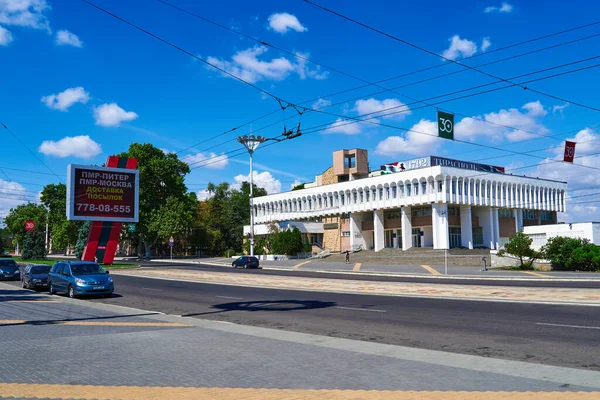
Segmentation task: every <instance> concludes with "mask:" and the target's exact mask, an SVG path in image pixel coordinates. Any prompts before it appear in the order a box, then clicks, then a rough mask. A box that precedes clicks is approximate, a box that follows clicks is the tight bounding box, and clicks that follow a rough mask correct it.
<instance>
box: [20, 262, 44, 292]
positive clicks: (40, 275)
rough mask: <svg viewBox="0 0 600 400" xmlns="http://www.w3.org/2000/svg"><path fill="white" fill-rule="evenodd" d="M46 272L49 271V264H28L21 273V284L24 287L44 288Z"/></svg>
mask: <svg viewBox="0 0 600 400" xmlns="http://www.w3.org/2000/svg"><path fill="white" fill-rule="evenodd" d="M48 272H50V266H49V265H44V264H28V265H27V266H26V267H25V268H24V269H23V273H22V274H21V286H22V287H23V288H25V289H46V288H47V287H48Z"/></svg>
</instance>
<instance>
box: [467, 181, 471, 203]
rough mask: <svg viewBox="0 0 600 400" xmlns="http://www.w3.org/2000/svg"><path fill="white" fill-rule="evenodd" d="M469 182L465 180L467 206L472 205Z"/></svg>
mask: <svg viewBox="0 0 600 400" xmlns="http://www.w3.org/2000/svg"><path fill="white" fill-rule="evenodd" d="M471 181H472V179H467V204H472V202H471V196H472V194H471Z"/></svg>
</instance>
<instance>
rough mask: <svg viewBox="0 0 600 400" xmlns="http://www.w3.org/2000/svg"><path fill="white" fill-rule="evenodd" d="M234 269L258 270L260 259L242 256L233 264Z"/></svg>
mask: <svg viewBox="0 0 600 400" xmlns="http://www.w3.org/2000/svg"><path fill="white" fill-rule="evenodd" d="M231 266H232V267H233V268H237V267H242V268H258V267H259V266H260V263H259V262H258V258H256V257H253V256H241V257H240V258H238V259H237V260H235V261H234V262H232V263H231Z"/></svg>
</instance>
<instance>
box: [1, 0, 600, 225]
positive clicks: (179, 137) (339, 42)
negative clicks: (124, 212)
mask: <svg viewBox="0 0 600 400" xmlns="http://www.w3.org/2000/svg"><path fill="white" fill-rule="evenodd" d="M95 2H96V3H97V4H98V5H99V6H101V7H103V8H106V9H107V10H109V11H111V12H113V13H115V14H117V15H119V16H121V17H123V18H125V19H128V20H130V21H131V22H133V23H136V24H138V25H140V26H142V27H143V28H145V29H147V30H149V31H151V32H152V33H154V34H156V35H159V36H161V37H163V38H165V39H167V40H169V41H171V42H173V43H175V44H177V45H178V46H180V47H182V48H184V49H185V50H187V51H189V52H191V53H193V54H196V55H198V57H200V58H203V59H206V60H209V61H211V62H212V63H214V64H215V65H218V66H220V67H221V68H223V69H225V70H227V71H229V72H231V73H232V74H235V75H238V76H240V77H242V78H244V79H246V80H248V81H250V82H251V83H253V84H254V85H256V86H259V87H260V88H263V89H265V90H266V91H268V92H270V93H273V94H274V95H275V96H278V97H280V98H281V99H284V100H287V101H289V102H293V103H296V104H302V105H303V106H305V107H307V108H314V107H323V106H328V105H329V104H332V103H339V105H334V106H331V107H327V108H324V109H323V110H324V111H327V112H330V113H333V114H336V115H337V116H332V115H324V114H322V113H318V112H310V111H308V112H305V113H304V114H303V115H302V119H301V124H302V130H303V131H305V132H310V131H311V130H310V129H309V128H310V127H312V126H319V125H322V126H325V127H327V126H328V127H329V129H327V130H323V131H317V132H313V133H310V134H308V135H305V136H302V137H300V138H298V139H295V140H292V141H288V142H284V143H279V144H276V145H273V146H269V147H263V148H262V149H259V151H257V153H256V156H255V162H256V166H257V168H256V170H257V174H258V176H257V181H258V182H259V184H260V185H262V186H264V187H265V188H267V190H269V191H270V192H276V191H286V190H289V189H290V187H291V185H292V184H293V183H294V182H300V181H311V180H312V179H314V176H315V175H317V174H319V173H321V172H323V171H324V170H325V169H326V168H327V167H328V166H329V165H330V164H331V152H332V151H334V150H336V149H340V148H355V147H360V148H365V149H367V150H369V158H370V163H371V168H373V169H375V168H377V167H378V166H379V165H380V164H383V163H387V162H393V161H399V160H406V159H412V158H417V157H419V156H425V155H430V154H434V155H443V156H447V157H450V158H457V159H464V160H480V162H482V163H489V164H494V165H500V166H505V167H507V168H508V169H511V168H519V167H522V166H528V165H534V164H540V163H542V164H541V165H539V166H534V167H531V168H526V169H519V170H514V173H515V174H516V173H519V174H526V175H531V176H539V177H546V178H550V179H557V180H566V181H568V182H569V188H570V189H572V190H575V191H573V192H572V193H571V195H572V196H582V195H586V194H591V193H596V192H600V174H599V173H598V172H599V171H598V170H594V169H591V168H584V167H577V166H571V165H566V164H561V163H554V162H552V160H553V159H559V158H561V157H562V148H561V147H560V146H561V145H562V143H563V142H564V140H565V139H575V141H577V142H578V143H579V144H578V147H577V151H576V156H585V155H589V154H595V153H596V152H600V135H599V134H598V133H597V132H599V130H598V127H597V124H598V123H597V122H596V121H597V120H598V111H593V110H589V109H585V108H582V107H579V106H577V105H575V104H572V103H571V104H570V103H568V102H565V101H561V100H556V99H552V98H549V97H547V96H544V95H541V94H537V93H533V92H531V91H525V90H523V89H521V88H517V87H516V88H510V89H505V90H500V91H496V92H492V93H487V94H482V95H478V96H472V97H469V98H465V99H461V100H456V101H450V102H446V103H444V104H440V105H438V107H439V108H440V109H443V110H445V111H448V112H452V113H456V117H455V123H456V137H457V138H459V139H461V140H465V141H470V142H477V143H482V144H486V145H489V146H495V147H500V148H504V149H508V150H513V151H521V152H522V151H533V152H532V153H531V154H532V155H533V156H534V157H529V156H523V155H511V154H509V153H506V152H502V151H499V150H495V149H482V148H478V147H475V146H472V145H469V144H465V143H456V142H449V141H444V140H440V139H437V138H433V137H431V136H427V135H423V134H419V133H415V132H406V131H402V130H399V129H392V128H389V127H384V126H381V125H377V124H376V123H360V124H350V125H343V124H344V123H345V121H343V117H357V116H360V115H362V114H365V113H371V112H376V111H378V110H382V109H387V108H390V107H396V108H395V109H394V110H396V111H397V110H400V109H402V105H403V104H406V103H410V102H413V100H410V98H413V99H419V100H422V99H427V98H431V97H434V96H438V95H442V94H445V93H449V92H453V91H456V90H462V89H465V88H468V87H472V86H476V85H480V84H486V83H489V82H493V81H494V80H493V79H491V78H489V77H486V76H484V75H482V74H479V73H477V72H473V71H463V72H460V73H457V74H455V75H452V76H449V77H445V78H442V79H437V80H432V81H429V82H425V83H420V84H415V82H417V81H419V80H422V79H427V78H431V77H435V76H437V75H440V74H445V73H449V72H453V71H461V70H464V68H463V67H460V66H457V65H452V64H451V63H449V62H447V61H443V60H441V59H440V58H436V57H435V56H432V55H429V54H426V53H424V52H421V51H419V50H417V49H414V48H411V47H409V46H407V45H405V44H402V43H399V42H397V41H393V40H391V39H389V38H386V37H384V36H381V35H379V34H377V33H374V32H371V31H368V30H366V29H364V28H362V27H360V26H357V25H354V24H352V23H350V22H348V21H344V20H342V19H340V18H337V17H335V16H333V15H331V14H328V13H325V12H323V11H320V10H318V9H316V8H315V7H313V6H311V5H309V4H307V3H304V2H302V1H300V0H297V1H288V2H283V3H282V2H276V1H252V2H240V1H233V0H223V1H219V2H197V1H191V0H171V2H172V3H173V4H176V5H177V6H179V7H182V8H185V9H187V10H189V11H191V12H194V13H197V14H199V15H201V16H203V17H205V18H208V19H211V20H213V21H215V22H218V23H220V24H223V25H226V26H228V27H230V28H232V29H235V30H238V31H241V32H243V33H244V34H246V35H250V36H253V37H256V38H259V39H260V40H262V41H265V42H267V43H270V44H272V45H274V46H277V47H279V48H282V49H285V50H287V51H289V52H292V53H296V54H300V55H302V57H305V58H309V59H310V60H313V61H316V62H318V63H320V64H323V65H326V66H328V67H333V68H335V69H338V70H340V71H343V72H344V73H346V74H350V75H353V76H356V77H359V78H361V79H364V80H366V81H368V82H373V81H379V80H382V79H386V78H390V77H393V76H397V75H400V74H405V73H409V72H412V71H415V70H418V69H421V68H426V67H430V66H437V65H441V66H440V67H439V68H436V69H434V70H431V71H427V72H423V73H419V74H414V75H411V76H406V77H403V78H400V79H396V80H391V81H388V82H386V83H384V84H382V85H384V87H385V88H388V89H389V88H393V87H399V86H405V85H409V84H410V86H405V87H403V88H400V89H397V90H395V92H396V93H391V92H385V93H379V94H376V95H374V94H373V93H375V92H381V91H382V89H381V88H377V87H373V86H370V87H366V88H363V89H360V90H355V91H351V92H346V93H344V94H340V95H337V96H333V97H327V95H328V94H332V93H335V92H339V91H343V90H348V89H351V88H354V87H356V86H361V85H364V83H363V82H361V81H359V80H356V79H353V78H350V77H348V76H344V75H342V74H339V73H338V72H335V71H331V70H328V69H327V68H324V67H318V66H316V65H314V64H311V63H310V62H306V61H304V60H302V59H299V58H296V57H292V56H290V55H288V54H282V53H280V52H278V51H277V50H274V49H272V48H267V47H265V46H260V45H257V44H256V43H255V42H253V41H251V40H249V39H246V38H243V37H241V36H239V35H236V34H235V33H232V32H229V31H226V30H223V29H221V28H218V27H216V26H213V25H210V24H208V23H206V22H204V21H201V20H198V19H195V18H193V17H191V16H189V15H186V14H183V13H181V12H180V11H177V10H174V9H172V8H169V7H167V6H166V5H164V4H161V3H159V2H156V1H153V0H131V1H126V2H123V1H117V0H95ZM320 4H322V5H324V6H326V7H329V8H332V9H334V10H336V11H339V12H340V13H343V14H346V15H348V16H351V17H354V18H357V19H359V20H360V21H361V22H364V23H366V24H369V25H371V26H374V27H377V28H378V29H380V30H383V31H385V32H388V33H390V34H393V35H395V36H397V37H399V38H401V39H404V40H407V41H410V42H413V43H415V44H418V45H419V46H421V47H424V48H426V49H429V50H431V51H433V52H436V53H439V54H444V55H445V56H446V57H447V58H451V59H456V60H460V59H461V58H464V57H469V56H473V55H475V56H477V57H476V58H474V59H472V60H467V61H465V63H467V64H469V65H472V66H477V65H480V64H484V63H488V62H491V61H495V60H499V59H501V58H505V57H510V56H514V55H519V54H522V53H525V52H528V51H533V50H537V49H542V48H545V47H548V46H552V45H557V44H560V43H564V42H567V41H572V40H578V39H582V38H584V37H587V36H592V35H595V34H599V33H600V24H598V25H594V26H590V27H587V28H584V29H578V30H575V31H572V32H569V33H565V34H561V35H557V36H554V37H551V38H548V39H544V40H540V41H536V42H533V43H530V44H526V45H522V46H518V47H514V48H511V49H507V50H500V51H497V52H494V50H496V49H498V48H501V47H505V46H509V45H511V44H514V43H518V42H521V41H524V40H528V39H533V38H536V37H539V36H543V35H546V34H551V33H554V32H558V31H561V30H565V29H569V28H574V27H577V26H580V25H584V24H588V23H592V22H595V21H594V19H593V16H594V15H599V13H598V11H599V9H600V5H598V4H597V2H594V1H574V2H564V1H543V2H542V1H523V0H521V1H517V0H514V1H508V2H503V1H502V0H485V1H484V0H481V1H472V0H471V1H454V2H445V1H429V2H401V3H400V2H395V1H377V0H375V1H370V2H344V1H341V0H338V1H334V0H322V1H321V2H320ZM599 43H600V36H598V37H592V38H588V39H585V40H581V41H579V42H577V43H572V44H569V45H565V46H561V47H557V48H554V49H549V50H545V51H540V52H537V53H535V54H532V55H528V56H523V57H519V58H516V59H513V60H508V61H504V62H498V63H496V64H494V65H489V66H484V67H481V69H482V70H485V71H486V72H488V73H490V74H493V75H496V76H500V77H502V78H505V79H506V78H512V77H515V76H518V75H522V74H526V73H530V72H534V71H536V70H540V69H544V68H549V67H554V66H558V65H561V64H565V63H569V62H573V61H579V60H582V59H585V58H589V57H594V56H597V55H600V54H598V53H597V52H596V50H595V49H597V48H598V44H599ZM488 53H489V54H488ZM0 60H2V62H0V76H2V77H3V78H4V79H3V80H2V92H1V93H2V94H1V95H0V120H1V121H2V122H3V123H4V124H6V125H7V126H8V127H9V128H10V129H11V130H12V131H13V132H14V133H15V134H16V135H17V136H18V137H19V138H20V139H21V140H22V141H23V142H24V143H25V144H26V145H27V146H28V147H29V148H30V149H31V150H32V151H33V152H35V154H36V156H37V157H39V158H40V159H41V160H42V161H43V162H44V163H46V164H47V165H48V166H49V167H50V168H51V169H52V170H53V171H54V172H56V173H57V174H58V175H60V176H63V175H65V174H66V172H65V171H66V166H67V165H68V164H70V163H83V164H86V163H90V164H100V163H102V162H103V161H104V160H105V159H106V157H107V156H108V155H111V154H114V153H118V152H121V151H124V150H125V149H127V147H128V145H129V144H130V143H131V142H151V143H153V144H154V145H155V146H157V147H159V148H161V149H164V150H165V151H173V152H179V151H181V150H184V149H186V148H188V147H190V146H192V145H194V144H196V143H198V142H202V141H206V140H208V139H210V138H211V137H213V136H215V135H217V134H220V133H222V132H224V131H227V130H229V129H231V128H234V127H236V126H238V125H241V124H243V123H246V122H248V121H250V120H252V119H254V118H257V117H259V116H262V115H264V114H267V113H269V112H271V111H277V110H278V108H279V105H278V104H277V102H276V101H275V100H274V99H273V98H270V97H268V96H265V95H263V94H261V93H260V92H259V91H257V90H255V89H253V88H251V87H248V86H246V85H244V84H242V83H240V82H238V81H236V80H234V79H231V78H230V77H226V76H224V75H223V74H221V73H220V72H218V71H216V70H214V69H211V68H209V67H207V66H206V65H205V64H203V63H201V62H200V61H198V60H196V59H194V58H192V57H190V56H188V55H185V54H183V53H181V52H178V51H177V50H175V49H173V48H171V47H169V46H167V45H165V44H164V43H161V42H159V41H158V40H156V39H153V38H151V37H149V36H147V35H144V34H143V33H141V32H139V31H137V30H135V29H133V28H131V27H130V26H127V25H125V24H124V23H122V22H119V21H117V20H115V19H114V18H112V17H110V16H108V15H106V14H104V13H102V12H100V11H98V10H97V9H94V8H93V7H91V6H89V5H87V4H85V3H83V2H80V1H66V0H60V1H57V0H54V1H53V0H0ZM599 62H600V59H595V60H591V61H588V62H583V63H578V64H575V65H573V66H570V67H565V68H561V69H556V70H553V71H551V72H547V73H542V74H538V75H533V76H531V77H528V78H523V79H533V78H537V77H540V76H544V75H548V74H553V73H557V72H563V71H567V70H571V69H575V68H581V67H584V66H590V65H594V64H596V63H599ZM597 77H598V69H589V70H586V71H581V72H577V73H573V74H569V75H565V76H561V77H556V78H553V79H548V80H544V81H540V82H534V83H531V84H528V86H530V87H531V88H534V89H537V90H540V91H543V92H545V93H549V94H552V95H554V96H558V97H561V98H564V99H566V100H570V101H572V102H578V103H582V104H586V105H589V106H597V107H600V104H599V103H598V100H597V99H598V96H597V92H598V90H597V89H598V88H597V87H598V85H599V84H598V78H597ZM497 86H502V84H500V85H496V86H491V87H497ZM491 87H488V88H491ZM469 93H471V92H469ZM405 96H408V97H405ZM448 98H449V97H444V98H440V99H439V100H438V101H441V100H445V99H448ZM311 99H313V100H314V99H321V100H319V101H318V102H317V101H310V102H306V103H304V102H305V101H307V100H311ZM430 102H433V100H432V101H430ZM404 110H407V112H404V113H396V114H393V115H388V116H379V117H377V118H376V119H373V120H371V122H377V121H379V122H381V123H382V124H386V125H393V126H397V127H401V128H407V129H412V130H415V131H419V132H425V133H431V134H436V132H437V128H436V125H435V122H434V121H435V119H436V115H435V113H436V110H435V108H434V107H424V106H422V104H412V105H408V106H407V107H405V108H404ZM284 116H285V117H289V120H288V121H286V125H287V126H288V128H289V127H291V126H295V125H296V124H297V123H298V122H300V117H299V116H298V115H297V114H296V113H295V111H294V110H293V109H291V108H288V109H287V110H286V111H285V114H283V113H282V112H281V111H279V112H277V113H275V114H273V115H272V116H270V117H268V118H265V119H262V120H259V121H256V122H254V123H253V124H252V128H253V129H254V130H259V129H260V128H262V127H264V126H266V125H270V124H274V125H273V126H271V127H269V128H267V129H264V130H261V131H260V134H262V135H264V136H267V137H275V136H278V135H280V134H281V132H282V131H283V124H282V123H277V121H279V120H280V119H281V118H282V117H284ZM375 116H376V114H375ZM464 116H466V117H473V116H474V117H477V118H479V119H472V118H466V119H465V117H464ZM338 118H341V119H340V121H341V122H340V123H339V125H337V126H336V125H335V122H336V121H337V120H338ZM481 120H485V121H487V122H483V121H481ZM498 124H500V125H504V126H499V125H498ZM509 127H510V128H509ZM512 128H517V130H515V129H512ZM249 129H250V127H249V126H247V127H245V128H243V129H241V130H239V131H237V134H243V133H248V132H249ZM525 131H527V132H525ZM3 133H4V134H3V136H2V144H3V149H4V152H3V157H2V161H0V167H5V169H4V172H5V174H1V175H0V179H1V181H0V196H2V197H3V198H0V213H5V212H6V211H7V210H8V209H9V208H10V207H11V206H14V205H15V204H18V203H19V202H22V201H23V200H24V199H35V198H36V197H37V193H38V192H39V191H40V190H41V188H42V187H43V185H44V184H47V183H52V182H56V181H57V180H58V179H57V178H56V177H54V176H53V175H51V174H50V172H49V171H48V170H47V169H46V168H45V167H44V166H43V165H42V163H41V162H40V161H39V160H38V159H36V157H34V156H33V155H32V154H31V153H30V152H29V151H28V150H27V149H26V148H25V147H24V146H22V145H21V144H20V143H19V142H18V141H17V140H16V139H15V138H14V137H12V136H11V135H10V134H9V133H8V132H3ZM549 136H552V137H549ZM554 136H556V137H554ZM234 139H235V134H233V133H228V134H225V135H222V136H220V137H219V138H217V139H213V140H209V141H207V142H206V143H203V144H200V145H198V146H196V147H195V148H192V149H189V150H186V151H183V152H181V153H180V156H181V157H187V158H186V160H187V161H189V162H190V163H194V162H196V164H194V165H193V166H192V168H194V167H199V168H194V169H193V170H192V173H191V174H190V176H189V177H188V180H187V181H188V185H189V188H190V190H193V191H195V192H200V194H201V195H202V190H203V189H204V188H205V187H206V184H207V183H208V182H210V181H212V182H222V181H227V182H231V183H236V182H239V181H240V180H243V179H244V176H246V175H248V165H247V161H248V157H247V154H244V153H243V152H242V151H239V153H240V154H239V155H237V153H235V152H234V153H228V152H232V151H234V150H236V149H240V148H241V147H240V145H239V144H238V143H237V142H235V140H234ZM228 140H229V141H228ZM225 141H228V142H227V143H225V144H222V145H219V146H216V145H218V144H220V143H222V142H225ZM552 146H557V147H555V148H551V147H552ZM548 148H550V149H548ZM534 150H535V151H534ZM223 153H228V154H226V155H223V156H221V155H222V154H223ZM216 156H217V157H218V156H221V158H217V159H212V160H211V161H202V160H205V159H210V158H211V157H216ZM536 157H537V158H536ZM215 161H216V162H215ZM575 162H576V163H579V164H583V165H587V166H589V167H597V168H600V161H599V157H598V156H588V157H584V158H581V159H576V161H575ZM203 164H206V165H204V166H202V165H203ZM8 168H12V169H8ZM14 169H21V170H26V171H28V172H23V171H15V170H14ZM63 179H64V178H63ZM585 188H589V189H588V190H583V189H585ZM594 188H595V189H594ZM595 199H600V196H587V197H576V198H574V199H573V200H572V201H571V203H573V204H572V205H570V206H569V212H568V213H567V215H564V216H563V219H564V220H568V221H571V220H593V219H595V220H598V219H599V218H598V217H597V214H598V208H597V206H598V204H596V203H594V202H589V201H593V200H595ZM584 201H585V203H583V202H584ZM576 203H580V204H576Z"/></svg>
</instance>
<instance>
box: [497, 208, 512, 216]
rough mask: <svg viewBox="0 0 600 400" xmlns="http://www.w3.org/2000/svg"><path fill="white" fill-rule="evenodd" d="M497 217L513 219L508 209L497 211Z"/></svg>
mask: <svg viewBox="0 0 600 400" xmlns="http://www.w3.org/2000/svg"><path fill="white" fill-rule="evenodd" d="M498 217H499V218H512V217H513V213H512V210H509V209H508V208H501V209H499V210H498Z"/></svg>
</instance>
